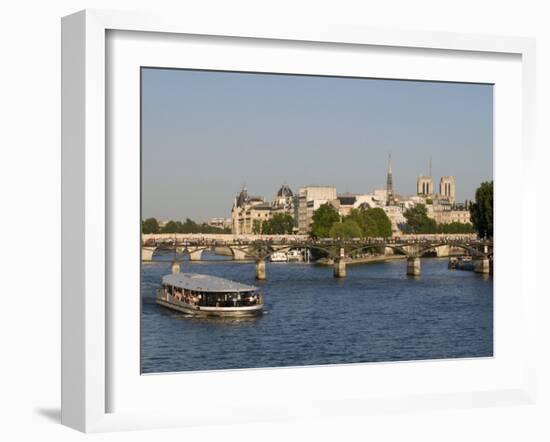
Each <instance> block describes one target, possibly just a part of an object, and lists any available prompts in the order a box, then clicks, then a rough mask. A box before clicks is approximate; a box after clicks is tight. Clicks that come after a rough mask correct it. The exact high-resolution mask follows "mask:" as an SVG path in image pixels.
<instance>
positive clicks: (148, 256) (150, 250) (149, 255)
mask: <svg viewBox="0 0 550 442" xmlns="http://www.w3.org/2000/svg"><path fill="white" fill-rule="evenodd" d="M156 249H157V248H156V247H151V246H141V260H142V261H152V260H153V254H154V253H155V250H156Z"/></svg>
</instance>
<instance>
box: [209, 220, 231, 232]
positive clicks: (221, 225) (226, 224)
mask: <svg viewBox="0 0 550 442" xmlns="http://www.w3.org/2000/svg"><path fill="white" fill-rule="evenodd" d="M206 224H207V225H209V226H211V227H217V228H218V229H226V228H228V229H229V228H231V225H232V222H231V218H222V217H215V218H210V219H209V220H208V221H207V222H206Z"/></svg>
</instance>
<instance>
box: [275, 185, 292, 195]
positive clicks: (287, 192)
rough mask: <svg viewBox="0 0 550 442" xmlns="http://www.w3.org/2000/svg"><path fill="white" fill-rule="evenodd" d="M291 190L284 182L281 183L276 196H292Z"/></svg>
mask: <svg viewBox="0 0 550 442" xmlns="http://www.w3.org/2000/svg"><path fill="white" fill-rule="evenodd" d="M293 195H294V194H293V193H292V190H290V187H288V186H287V185H286V184H283V185H282V186H281V188H280V189H279V191H278V192H277V197H289V196H293Z"/></svg>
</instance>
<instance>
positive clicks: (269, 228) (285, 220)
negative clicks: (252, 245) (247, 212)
mask: <svg viewBox="0 0 550 442" xmlns="http://www.w3.org/2000/svg"><path fill="white" fill-rule="evenodd" d="M293 229H294V218H292V216H291V215H290V214H289V213H276V214H275V215H273V216H272V217H271V219H267V220H259V219H255V220H254V221H252V233H253V234H255V235H260V234H262V235H285V234H287V235H289V234H291V233H292V231H293Z"/></svg>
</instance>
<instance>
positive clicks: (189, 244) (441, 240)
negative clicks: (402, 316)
mask: <svg viewBox="0 0 550 442" xmlns="http://www.w3.org/2000/svg"><path fill="white" fill-rule="evenodd" d="M231 236H233V235H231ZM227 239H229V241H227V240H226V238H223V239H218V238H216V239H213V238H204V237H201V238H192V239H186V238H181V239H180V238H177V237H175V238H173V239H170V238H161V239H152V238H149V239H147V240H146V242H144V243H143V245H142V260H143V261H151V260H152V258H153V254H154V252H155V251H156V250H157V249H171V250H175V251H176V252H177V253H179V254H183V255H188V256H189V259H190V260H191V261H197V260H200V259H201V258H202V252H203V251H205V250H215V249H216V248H220V247H221V248H224V249H225V250H227V251H228V255H229V254H230V255H231V257H232V258H233V259H234V260H254V261H255V262H256V278H257V279H259V280H263V279H266V277H267V271H266V260H268V259H269V258H270V257H271V256H272V255H273V254H274V253H276V252H281V251H282V252H286V251H289V250H292V249H301V250H317V251H319V252H321V253H322V254H323V255H324V256H325V257H326V258H328V259H329V260H331V261H332V262H333V263H334V276H335V277H336V278H343V277H345V276H346V261H347V260H349V259H350V257H352V256H355V255H356V254H358V253H364V252H368V251H378V252H379V253H380V254H381V255H384V254H388V253H389V254H397V255H403V256H405V257H406V260H407V275H410V276H418V275H420V273H421V263H420V258H421V256H423V255H425V254H426V253H428V252H432V253H435V254H436V255H437V256H441V255H442V254H443V253H445V251H446V253H447V254H448V251H449V250H457V249H459V250H463V251H464V254H466V255H470V256H472V258H473V261H474V269H475V271H476V272H477V273H489V271H490V259H491V258H492V253H493V244H492V241H488V240H482V239H478V238H477V237H475V235H416V236H410V235H409V236H407V237H402V238H390V239H384V238H368V239H355V240H336V239H311V238H307V237H303V236H302V237H296V236H287V237H270V238H265V237H264V238H261V239H255V238H254V239H242V238H239V239H235V238H227ZM442 252H443V253H442Z"/></svg>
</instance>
